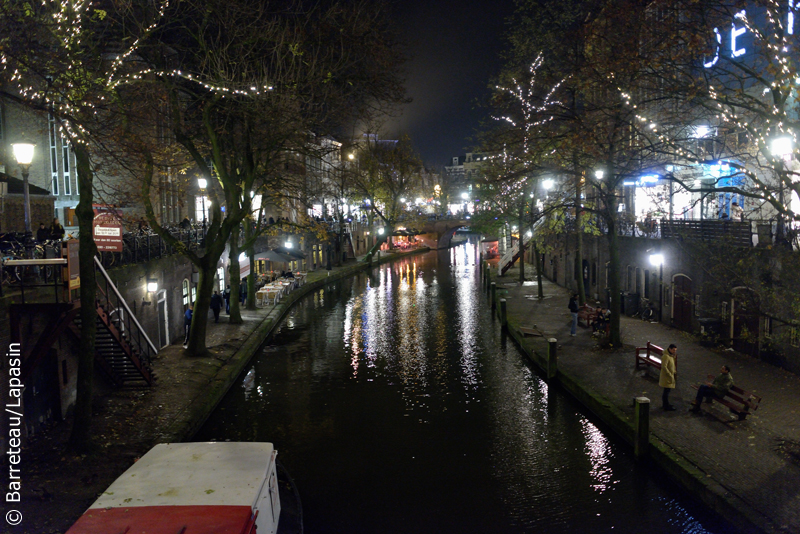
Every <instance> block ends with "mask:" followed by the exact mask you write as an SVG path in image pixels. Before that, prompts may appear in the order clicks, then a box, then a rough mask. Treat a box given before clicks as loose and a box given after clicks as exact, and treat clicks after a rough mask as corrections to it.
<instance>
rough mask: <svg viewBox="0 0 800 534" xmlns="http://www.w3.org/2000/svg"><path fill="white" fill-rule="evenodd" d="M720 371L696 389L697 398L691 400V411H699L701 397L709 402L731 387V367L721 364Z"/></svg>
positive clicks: (718, 397) (722, 395)
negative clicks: (711, 380) (712, 379)
mask: <svg viewBox="0 0 800 534" xmlns="http://www.w3.org/2000/svg"><path fill="white" fill-rule="evenodd" d="M721 371H722V372H721V373H720V374H719V376H717V377H716V378H715V379H714V381H713V382H711V383H708V382H706V383H705V384H703V385H702V386H700V387H699V388H698V389H697V398H696V399H695V400H694V401H693V402H692V411H693V412H695V413H697V412H699V411H700V403H701V402H703V398H706V399H707V400H706V402H711V401H712V400H713V399H714V398H717V399H721V398H722V397H724V396H725V394H726V393H728V390H729V389H731V386H733V377H732V376H731V368H730V367H728V366H727V365H723V366H722V369H721ZM709 377H710V375H709Z"/></svg>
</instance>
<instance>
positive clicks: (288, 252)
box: [272, 247, 306, 261]
mask: <svg viewBox="0 0 800 534" xmlns="http://www.w3.org/2000/svg"><path fill="white" fill-rule="evenodd" d="M272 251H273V252H277V253H278V254H283V255H284V256H291V258H292V259H291V260H289V261H297V260H304V259H306V255H305V254H303V253H302V252H300V251H297V250H294V249H292V248H286V247H278V248H274V249H272Z"/></svg>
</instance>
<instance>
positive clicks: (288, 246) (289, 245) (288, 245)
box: [283, 241, 292, 248]
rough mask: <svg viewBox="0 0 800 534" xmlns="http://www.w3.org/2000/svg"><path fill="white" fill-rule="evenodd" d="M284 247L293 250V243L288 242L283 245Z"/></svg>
mask: <svg viewBox="0 0 800 534" xmlns="http://www.w3.org/2000/svg"><path fill="white" fill-rule="evenodd" d="M283 246H284V247H286V248H292V242H291V241H287V242H286V243H284V244H283Z"/></svg>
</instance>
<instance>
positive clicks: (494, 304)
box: [489, 282, 497, 309]
mask: <svg viewBox="0 0 800 534" xmlns="http://www.w3.org/2000/svg"><path fill="white" fill-rule="evenodd" d="M489 294H490V295H491V298H490V299H489V300H490V301H491V302H492V309H495V308H496V307H497V300H496V299H495V298H496V296H497V284H495V283H494V282H492V286H491V288H490V289H489Z"/></svg>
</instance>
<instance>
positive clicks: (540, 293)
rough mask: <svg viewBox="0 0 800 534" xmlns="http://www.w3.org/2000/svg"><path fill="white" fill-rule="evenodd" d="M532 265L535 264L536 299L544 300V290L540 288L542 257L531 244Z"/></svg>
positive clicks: (542, 269)
mask: <svg viewBox="0 0 800 534" xmlns="http://www.w3.org/2000/svg"><path fill="white" fill-rule="evenodd" d="M533 263H534V264H536V285H537V297H538V298H539V300H542V299H544V288H543V287H542V272H543V271H544V256H540V255H539V248H538V247H537V246H536V243H533Z"/></svg>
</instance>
